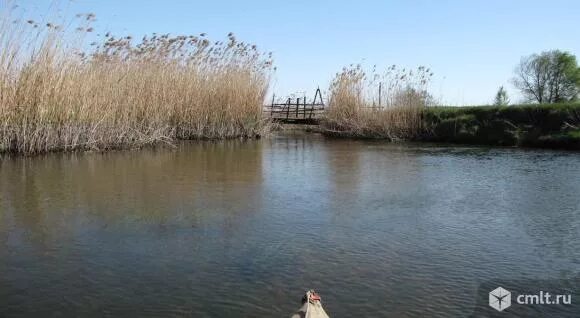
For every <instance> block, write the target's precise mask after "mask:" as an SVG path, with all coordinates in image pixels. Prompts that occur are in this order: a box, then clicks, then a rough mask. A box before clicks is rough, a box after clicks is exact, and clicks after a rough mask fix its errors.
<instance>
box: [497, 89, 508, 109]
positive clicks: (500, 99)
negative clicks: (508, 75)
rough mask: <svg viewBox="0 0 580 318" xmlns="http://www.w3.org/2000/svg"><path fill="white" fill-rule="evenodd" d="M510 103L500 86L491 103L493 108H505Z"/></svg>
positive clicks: (505, 92)
mask: <svg viewBox="0 0 580 318" xmlns="http://www.w3.org/2000/svg"><path fill="white" fill-rule="evenodd" d="M509 103H510V99H509V97H508V94H507V91H506V90H505V89H504V88H503V86H500V87H499V89H498V90H497V94H495V99H494V101H493V105H494V106H507V105H509Z"/></svg>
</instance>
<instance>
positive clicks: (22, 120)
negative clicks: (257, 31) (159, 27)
mask: <svg viewBox="0 0 580 318" xmlns="http://www.w3.org/2000/svg"><path fill="white" fill-rule="evenodd" d="M13 10H15V9H14V8H12V9H5V10H4V12H1V13H0V14H1V15H2V19H1V21H0V153H1V152H13V153H22V154H33V153H40V152H48V151H70V150H88V149H95V150H105V149H111V148H126V147H137V146H141V145H144V144H151V143H158V142H164V143H171V142H173V141H174V140H176V139H195V138H234V137H255V136H259V135H260V134H262V133H264V132H265V130H266V129H267V128H268V127H267V126H268V123H267V121H265V120H264V119H263V118H262V103H263V101H264V98H265V94H266V91H267V88H268V85H269V78H270V73H271V72H270V69H271V65H272V62H271V56H270V55H267V54H262V53H260V52H259V51H258V49H257V48H256V46H254V45H250V44H247V43H243V42H239V41H238V40H236V38H235V37H234V35H233V34H229V35H228V38H227V40H226V41H224V42H210V41H209V40H208V39H207V38H206V37H205V35H204V34H201V35H198V36H193V35H188V36H170V35H156V34H153V35H152V36H148V37H144V38H142V39H140V40H138V41H136V40H134V39H133V38H132V37H130V36H126V37H115V36H113V35H111V34H109V33H107V34H104V35H102V36H100V37H97V36H96V34H95V33H96V32H97V31H95V30H94V29H93V28H92V27H91V22H92V21H93V20H94V18H95V17H94V15H92V14H83V15H77V18H76V23H73V25H75V26H73V27H71V26H68V27H67V26H64V27H63V26H61V25H57V24H53V23H45V22H44V23H39V22H36V21H33V20H27V21H26V20H19V19H18V18H17V17H16V16H17V15H18V14H15V13H14V12H13ZM65 25H67V24H65ZM87 38H97V39H99V38H100V39H101V40H96V42H94V43H91V44H90V45H89V43H86V42H87V41H86V40H85V39H87Z"/></svg>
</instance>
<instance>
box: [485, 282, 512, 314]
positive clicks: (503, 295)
mask: <svg viewBox="0 0 580 318" xmlns="http://www.w3.org/2000/svg"><path fill="white" fill-rule="evenodd" d="M511 305H512V294H511V293H510V292H509V291H507V290H505V289H503V288H501V287H498V288H496V289H494V290H492V291H491V292H490V293H489V306H491V308H493V309H495V310H497V311H503V310H505V309H507V308H509V307H510V306H511Z"/></svg>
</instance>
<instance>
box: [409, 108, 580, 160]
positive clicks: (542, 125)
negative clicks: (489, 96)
mask: <svg viewBox="0 0 580 318" xmlns="http://www.w3.org/2000/svg"><path fill="white" fill-rule="evenodd" d="M423 125H424V132H423V134H422V135H420V136H418V137H417V139H418V140H421V141H434V142H449V143H462V144H478V145H493V146H522V147H539V148H557V149H573V150H580V103H576V104H552V105H514V106H504V107H495V106H476V107H427V108H426V109H425V110H424V112H423Z"/></svg>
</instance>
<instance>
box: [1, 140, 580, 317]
mask: <svg viewBox="0 0 580 318" xmlns="http://www.w3.org/2000/svg"><path fill="white" fill-rule="evenodd" d="M579 274H580V154H579V153H574V152H554V151H532V150H521V149H520V150H517V149H487V148H469V147H437V146H432V145H431V146H429V145H422V144H410V145H408V144H407V145H406V144H388V143H384V142H371V141H352V140H331V139H325V138H323V137H319V136H312V135H309V136H303V135H279V136H276V137H273V138H271V139H267V140H261V141H250V142H239V141H229V142H219V143H210V142H204V143H193V144H186V145H182V146H180V147H179V148H178V149H176V150H167V149H159V150H142V151H129V152H118V153H107V154H76V155H74V154H55V155H47V156H41V157H35V158H4V159H0V317H21V316H35V317H53V316H54V317H68V316H80V317H90V316H116V317H117V316H120V317H130V316H139V317H145V316H152V317H159V316H163V317H172V316H175V317H182V316H194V317H284V316H288V315H289V314H290V313H291V312H292V311H293V310H295V309H297V307H298V305H299V300H300V297H301V296H302V294H303V292H304V291H305V290H307V289H309V288H315V289H316V290H317V291H319V293H320V294H321V295H322V297H323V301H324V304H325V307H326V309H327V311H328V312H329V313H330V314H331V316H332V317H349V316H352V315H353V313H355V314H358V315H359V316H360V317H420V316H430V317H434V316H440V317H450V316H469V315H471V314H473V313H474V310H477V308H480V309H482V310H483V308H486V307H485V306H487V305H486V304H483V303H481V300H482V299H483V301H487V300H486V297H487V293H488V292H489V291H490V290H489V289H487V287H489V286H487V285H485V284H491V285H490V286H494V287H497V286H496V285H497V284H503V287H505V288H507V289H516V290H517V289H521V290H525V289H531V290H532V291H535V290H539V289H542V288H544V289H549V290H550V291H554V292H559V291H564V290H569V287H571V288H574V287H577V286H576V285H575V284H576V283H577V282H578V280H577V278H578V277H579ZM490 282H491V283H490ZM575 282H576V283H575ZM494 284H495V285H494ZM482 286H483V287H482ZM550 288H551V289H550ZM482 295H483V296H482ZM482 297H483V298H482ZM573 297H574V296H573ZM574 300H576V302H577V303H578V302H580V299H578V298H576V299H574V298H573V301H574ZM560 308H562V309H561V310H562V311H561V314H562V315H574V314H578V312H574V311H575V310H577V308H576V309H574V308H573V307H570V306H568V307H566V306H560ZM518 310H520V309H518V308H515V307H514V308H510V309H508V312H507V313H508V314H509V313H510V312H511V314H513V315H523V313H524V311H518ZM530 310H532V312H533V313H538V314H542V313H543V312H544V309H543V308H538V307H534V308H532V309H530ZM502 314H506V312H504V313H502ZM527 314H529V312H527ZM504 316H505V315H504Z"/></svg>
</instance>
